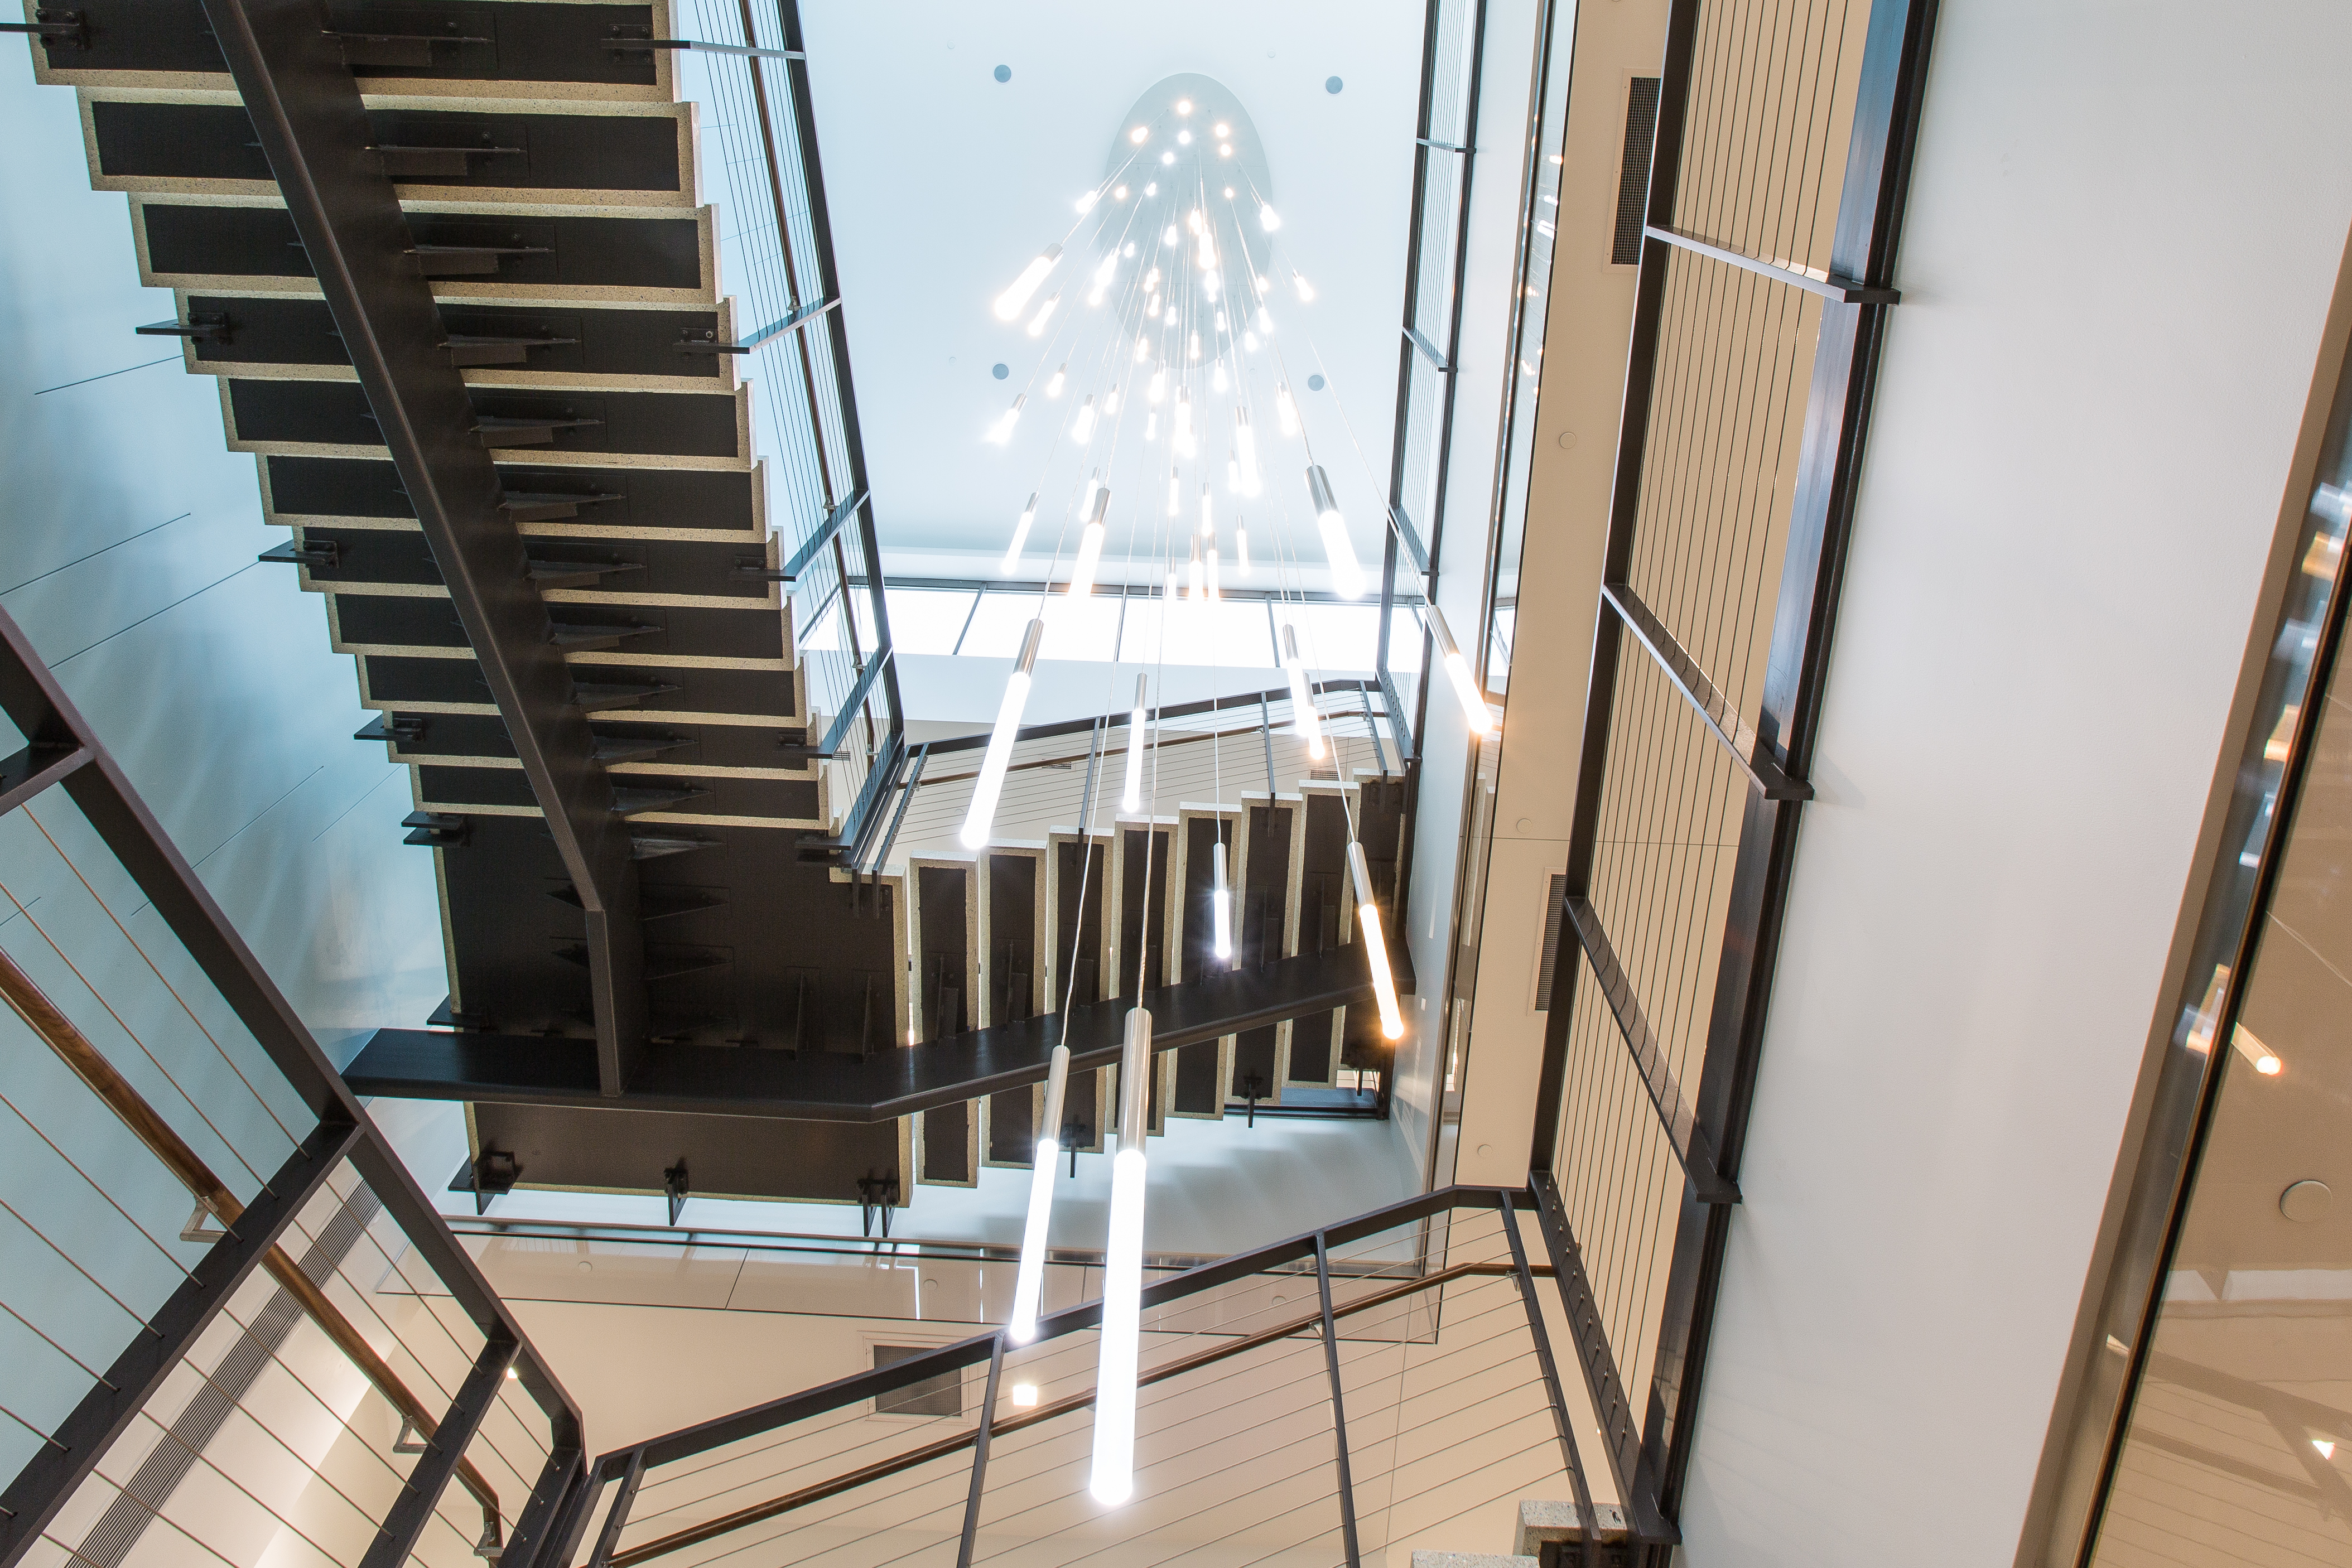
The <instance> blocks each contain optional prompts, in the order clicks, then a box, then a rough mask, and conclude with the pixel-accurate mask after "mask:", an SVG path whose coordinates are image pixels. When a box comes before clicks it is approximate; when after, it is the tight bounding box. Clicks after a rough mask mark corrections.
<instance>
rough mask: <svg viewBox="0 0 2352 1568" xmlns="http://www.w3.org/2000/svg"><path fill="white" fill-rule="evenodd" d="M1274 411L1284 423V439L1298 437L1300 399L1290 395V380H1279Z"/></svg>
mask: <svg viewBox="0 0 2352 1568" xmlns="http://www.w3.org/2000/svg"><path fill="white" fill-rule="evenodd" d="M1274 413H1275V417H1276V419H1277V420H1279V421H1280V422H1281V423H1282V434H1283V439H1285V440H1286V441H1296V440H1297V439H1298V400H1297V399H1296V398H1294V397H1292V396H1291V395H1290V383H1289V382H1277V383H1276V386H1275V389H1274Z"/></svg>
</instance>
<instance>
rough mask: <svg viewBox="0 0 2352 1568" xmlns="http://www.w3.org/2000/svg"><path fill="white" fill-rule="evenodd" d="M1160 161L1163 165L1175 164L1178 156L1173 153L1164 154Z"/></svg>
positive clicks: (1161, 155)
mask: <svg viewBox="0 0 2352 1568" xmlns="http://www.w3.org/2000/svg"><path fill="white" fill-rule="evenodd" d="M1160 162H1162V163H1173V162H1176V154H1174V153H1173V152H1162V153H1161V154H1160Z"/></svg>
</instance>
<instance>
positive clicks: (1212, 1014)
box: [345, 945, 1412, 1122]
mask: <svg viewBox="0 0 2352 1568" xmlns="http://www.w3.org/2000/svg"><path fill="white" fill-rule="evenodd" d="M1397 956H1399V957H1400V958H1401V957H1402V954H1401V953H1400V954H1399V955H1397ZM1397 978H1398V984H1399V985H1400V987H1402V988H1410V987H1411V985H1412V977H1411V974H1410V973H1409V972H1407V973H1402V974H1400V975H1399V976H1398V977H1397ZM1370 997H1371V979H1370V974H1369V972H1368V971H1367V970H1366V968H1365V965H1364V959H1363V955H1362V953H1361V952H1360V951H1359V950H1358V949H1357V948H1356V947H1355V946H1353V945H1349V946H1341V947H1335V948H1333V949H1332V950H1331V951H1329V952H1328V953H1314V954H1307V955H1304V956H1299V957H1296V958H1284V959H1280V960H1278V961H1277V962H1276V963H1273V964H1269V965H1267V966H1265V967H1263V968H1244V969H1235V970H1229V971H1223V972H1219V973H1215V974H1211V975H1206V976H1203V977H1200V978H1197V979H1193V980H1190V981H1186V982H1185V983H1183V984H1181V985H1177V986H1170V987H1167V988H1162V989H1160V990H1156V991H1150V992H1147V993H1145V996H1144V998H1143V999H1142V1002H1141V1005H1142V1006H1144V1007H1147V1008H1149V1009H1151V1014H1152V1018H1153V1019H1154V1023H1153V1028H1152V1048H1153V1049H1154V1050H1155V1051H1174V1050H1176V1049H1177V1048H1178V1047H1180V1046H1185V1045H1198V1044H1200V1043H1202V1042H1203V1041H1206V1040H1219V1039H1222V1038H1223V1037H1224V1036H1225V1035H1229V1034H1236V1033H1239V1032H1241V1031H1242V1030H1251V1029H1259V1028H1263V1027H1265V1025H1267V1024H1272V1023H1279V1022H1281V1021H1283V1020H1284V1019H1297V1018H1307V1017H1310V1016H1312V1015H1314V1014H1318V1013H1325V1012H1328V1011H1330V1010H1331V1009H1334V1008H1338V1007H1346V1006H1349V1005H1352V1004H1360V1003H1363V1002H1366V1001H1369V1000H1370ZM1136 1005H1137V1004H1136V1003H1135V1002H1133V1001H1130V1000H1127V999H1124V998H1113V999H1111V1000H1109V1001H1103V1002H1091V1003H1087V1004H1086V1005H1084V1006H1081V1007H1076V1008H1072V1009H1069V1010H1068V1011H1066V1012H1060V1013H1044V1014H1040V1015H1038V1016H1037V1017H1035V1018H1031V1019H1022V1020H1020V1021H1018V1022H1013V1023H1002V1024H996V1025H993V1026H992V1027H990V1028H988V1029H982V1030H970V1031H968V1032H966V1033H963V1034H958V1035H950V1036H949V1037H947V1038H946V1039H944V1040H932V1041H930V1042H929V1043H927V1044H925V1045H923V1046H921V1047H919V1048H918V1049H916V1050H912V1051H877V1052H875V1053H874V1054H873V1055H872V1056H869V1057H865V1058H862V1059H861V1058H858V1057H855V1056H850V1055H847V1054H845V1053H835V1052H830V1051H803V1052H801V1053H800V1054H799V1055H798V1056H793V1055H791V1054H788V1053H786V1052H783V1051H730V1050H727V1049H724V1048H721V1047H696V1046H674V1047H672V1048H670V1049H668V1050H666V1051H660V1052H657V1053H656V1054H655V1055H654V1056H652V1057H651V1058H649V1059H648V1060H647V1061H646V1069H645V1071H644V1072H643V1073H642V1074H640V1076H639V1079H638V1082H636V1083H635V1085H633V1086H632V1087H631V1089H630V1092H628V1093H627V1094H626V1095H625V1096H624V1097H623V1098H622V1099H621V1101H620V1102H619V1103H620V1104H621V1105H623V1106H625V1107H629V1108H635V1109H645V1110H660V1111H690V1112H700V1113H708V1114H714V1115H730V1116H781V1117H786V1118H790V1119H796V1120H803V1121H830V1122H885V1121H889V1120H891V1119H892V1118H894V1117H898V1116H904V1115H908V1114H910V1113H914V1112H917V1111H925V1110H929V1109H931V1108H932V1107H934V1106H939V1105H952V1104H958V1103H961V1102H963V1101H966V1100H972V1099H977V1098H979V1097H980V1096H982V1095H983V1094H993V1093H999V1092H1003V1091H1004V1090H1007V1089H1017V1088H1021V1087H1023V1086H1024V1085H1026V1084H1030V1083H1039V1082H1044V1081H1045V1065H1046V1061H1047V1060H1048V1059H1049V1058H1050V1057H1051V1055H1052V1053H1053V1050H1054V1047H1055V1045H1057V1044H1061V1043H1064V1042H1065V1041H1066V1042H1067V1044H1068V1045H1069V1047H1070V1068H1071V1071H1079V1072H1083V1071H1087V1069H1089V1068H1095V1067H1107V1066H1110V1065H1112V1064H1113V1063H1115V1062H1117V1061H1118V1058H1119V1051H1120V1047H1121V1041H1122V1040H1124V1038H1125V1034H1126V1022H1127V1013H1128V1010H1129V1009H1130V1008H1131V1007H1134V1006H1136ZM345 1074H346V1077H347V1078H348V1080H349V1082H350V1083H351V1085H352V1088H353V1089H354V1090H356V1091H357V1092H360V1093H362V1094H371V1095H379V1094H380V1095H387V1096H390V1097H392V1098H394V1099H408V1100H476V1101H484V1100H486V1101H505V1102H509V1103H519V1104H530V1105H581V1106H593V1105H604V1106H611V1105H613V1104H614V1102H613V1101H611V1100H607V1099H604V1098H603V1097H602V1096H600V1095H599V1094H597V1092H596V1089H595V1083H594V1081H593V1079H592V1078H591V1077H590V1076H589V1074H588V1072H587V1071H586V1068H585V1063H584V1062H583V1061H581V1053H580V1052H579V1051H578V1050H577V1049H576V1048H575V1047H573V1046H572V1045H571V1044H570V1042H567V1041H564V1040H547V1039H543V1038H541V1036H538V1035H490V1034H465V1033H452V1032H449V1031H446V1030H392V1029H387V1030H377V1031H376V1032H375V1034H374V1036H373V1038H372V1039H371V1040H369V1041H368V1043H367V1045H366V1046H365V1047H364V1048H362V1050H361V1051H360V1053H359V1055H358V1056H357V1057H355V1058H353V1059H352V1064H351V1066H350V1067H349V1068H347V1069H346V1070H345Z"/></svg>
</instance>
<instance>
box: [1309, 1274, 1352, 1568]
mask: <svg viewBox="0 0 2352 1568" xmlns="http://www.w3.org/2000/svg"><path fill="white" fill-rule="evenodd" d="M1315 1293H1316V1298H1317V1300H1318V1301H1321V1302H1322V1305H1323V1370H1324V1372H1325V1374H1326V1375H1328V1377H1329V1378H1330V1382H1331V1461H1332V1466H1333V1468H1334V1469H1335V1471H1336V1472H1337V1474H1338V1476H1339V1539H1340V1540H1341V1541H1342V1542H1345V1543H1346V1547H1347V1552H1348V1568H1362V1564H1363V1553H1362V1552H1361V1551H1360V1550H1359V1548H1358V1546H1357V1542H1356V1482H1355V1478H1354V1476H1353V1475H1352V1474H1351V1473H1350V1471H1349V1463H1348V1402H1347V1394H1346V1390H1345V1389H1343V1388H1342V1387H1341V1386H1340V1384H1339V1329H1338V1328H1337V1326H1336V1325H1335V1324H1334V1323H1333V1322H1332V1321H1331V1258H1330V1249H1328V1247H1327V1246H1326V1245H1325V1243H1324V1239H1323V1233H1322V1232H1321V1231H1319V1230H1318V1231H1317V1232H1316V1233H1315Z"/></svg>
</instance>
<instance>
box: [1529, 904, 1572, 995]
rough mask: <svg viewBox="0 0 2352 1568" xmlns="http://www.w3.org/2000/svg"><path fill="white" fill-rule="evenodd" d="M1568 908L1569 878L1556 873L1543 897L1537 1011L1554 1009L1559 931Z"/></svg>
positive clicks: (1557, 972)
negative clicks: (1552, 995)
mask: <svg viewBox="0 0 2352 1568" xmlns="http://www.w3.org/2000/svg"><path fill="white" fill-rule="evenodd" d="M1567 911H1568V878H1567V877H1565V876H1563V875H1560V874H1559V873H1553V875H1552V879H1551V884H1550V892H1549V894H1547V895H1546V897H1545V900H1544V934H1543V957H1542V959H1541V961H1540V962H1538V964H1537V966H1536V1011H1538V1012H1539V1013H1548V1012H1549V1011H1551V987H1552V980H1553V978H1554V977H1556V976H1557V975H1558V974H1559V934H1560V930H1561V927H1562V925H1563V916H1564V915H1566V914H1567Z"/></svg>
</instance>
